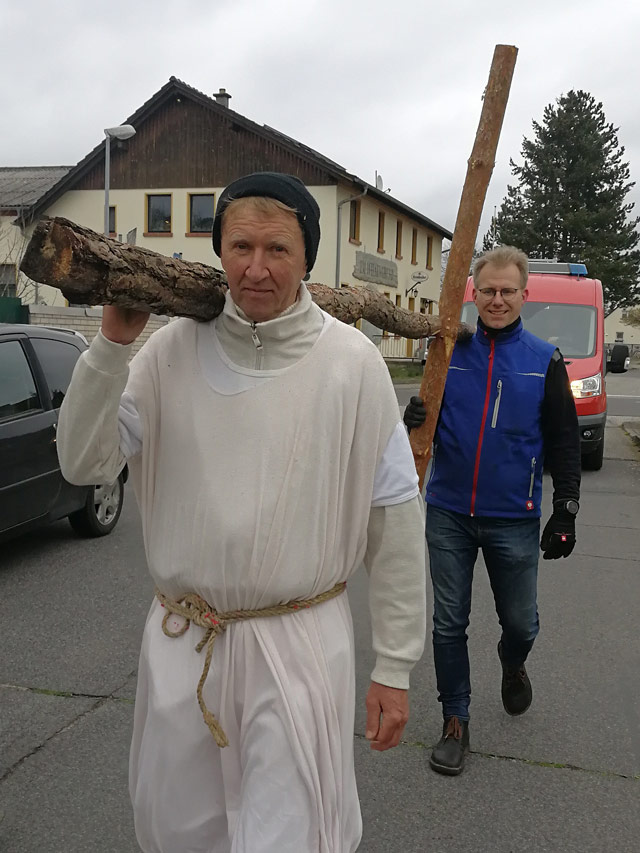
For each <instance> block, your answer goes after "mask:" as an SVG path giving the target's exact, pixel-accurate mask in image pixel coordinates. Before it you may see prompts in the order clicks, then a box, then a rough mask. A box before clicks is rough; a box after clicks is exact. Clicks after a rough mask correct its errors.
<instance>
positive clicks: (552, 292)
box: [462, 260, 607, 471]
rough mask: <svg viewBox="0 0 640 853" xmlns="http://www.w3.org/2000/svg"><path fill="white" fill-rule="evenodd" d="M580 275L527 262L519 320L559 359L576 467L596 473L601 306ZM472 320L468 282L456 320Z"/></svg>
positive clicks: (570, 268)
mask: <svg viewBox="0 0 640 853" xmlns="http://www.w3.org/2000/svg"><path fill="white" fill-rule="evenodd" d="M586 276H587V268H586V266H585V265H584V264H567V263H558V262H555V261H536V260H531V261H529V281H528V284H527V290H528V294H529V295H528V298H527V301H526V302H525V303H524V305H523V306H522V314H521V317H522V322H523V324H524V327H525V328H526V329H528V330H529V331H530V332H531V333H532V334H534V335H537V336H538V337H539V338H542V339H543V340H545V341H549V342H550V343H553V344H555V345H556V346H557V347H558V349H559V350H560V352H561V353H562V355H563V357H564V360H565V364H566V365H567V373H568V374H569V380H570V381H571V390H572V392H573V397H574V399H575V403H576V410H577V412H578V422H579V424H580V441H581V448H582V464H583V466H584V467H585V468H589V469H591V470H594V471H597V470H599V469H600V468H601V467H602V459H603V453H604V428H605V423H606V420H607V393H606V390H605V381H604V377H605V371H606V353H605V346H604V303H603V298H602V284H601V282H600V281H598V280H597V279H594V278H587V277H586ZM477 318H478V311H477V309H476V306H475V304H474V302H473V279H472V278H471V277H469V279H468V281H467V288H466V291H465V297H464V305H463V307H462V320H463V321H464V322H466V323H471V324H472V325H475V323H476V321H477Z"/></svg>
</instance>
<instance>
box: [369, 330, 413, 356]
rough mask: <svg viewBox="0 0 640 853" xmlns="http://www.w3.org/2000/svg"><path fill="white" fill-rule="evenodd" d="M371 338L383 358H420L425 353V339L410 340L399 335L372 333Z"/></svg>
mask: <svg viewBox="0 0 640 853" xmlns="http://www.w3.org/2000/svg"><path fill="white" fill-rule="evenodd" d="M372 340H373V342H374V344H375V345H376V346H377V347H378V349H379V350H380V355H381V356H382V357H383V358H392V359H405V360H413V359H422V358H424V353H425V339H424V338H420V339H419V340H411V339H410V338H401V337H400V336H399V335H373V336H372Z"/></svg>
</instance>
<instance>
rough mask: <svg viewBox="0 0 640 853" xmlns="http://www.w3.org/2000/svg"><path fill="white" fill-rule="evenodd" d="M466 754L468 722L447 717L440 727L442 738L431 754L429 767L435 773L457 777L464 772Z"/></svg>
mask: <svg viewBox="0 0 640 853" xmlns="http://www.w3.org/2000/svg"><path fill="white" fill-rule="evenodd" d="M468 752H469V721H468V720H460V719H458V717H447V719H446V720H445V721H444V725H443V726H442V737H441V738H440V740H439V741H438V743H437V744H436V745H435V746H434V748H433V751H432V752H431V756H430V758H429V765H430V767H431V769H432V770H435V771H436V773H444V774H445V775H446V776H458V775H459V774H460V773H462V771H463V770H464V760H465V758H466V756H467V753H468Z"/></svg>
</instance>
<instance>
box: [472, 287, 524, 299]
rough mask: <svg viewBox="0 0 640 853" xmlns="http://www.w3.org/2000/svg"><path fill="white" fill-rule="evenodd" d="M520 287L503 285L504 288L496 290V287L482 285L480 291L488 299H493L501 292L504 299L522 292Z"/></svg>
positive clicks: (511, 297)
mask: <svg viewBox="0 0 640 853" xmlns="http://www.w3.org/2000/svg"><path fill="white" fill-rule="evenodd" d="M521 292H522V291H521V289H520V288H519V287H503V288H502V290H496V289H495V288H494V287H481V288H480V289H479V290H478V293H481V294H482V295H483V296H484V297H485V298H486V299H493V297H494V296H495V295H496V293H499V294H500V296H502V298H503V299H507V300H509V299H513V297H514V296H515V295H516V294H517V293H521Z"/></svg>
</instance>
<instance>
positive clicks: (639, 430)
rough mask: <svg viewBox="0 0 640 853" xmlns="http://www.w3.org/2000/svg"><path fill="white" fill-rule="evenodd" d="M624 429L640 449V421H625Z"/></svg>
mask: <svg viewBox="0 0 640 853" xmlns="http://www.w3.org/2000/svg"><path fill="white" fill-rule="evenodd" d="M622 429H623V430H624V431H625V432H626V433H627V435H628V436H629V438H630V439H631V441H633V443H634V444H636V445H637V446H638V447H640V421H638V420H635V421H625V422H624V423H623V424H622Z"/></svg>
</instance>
